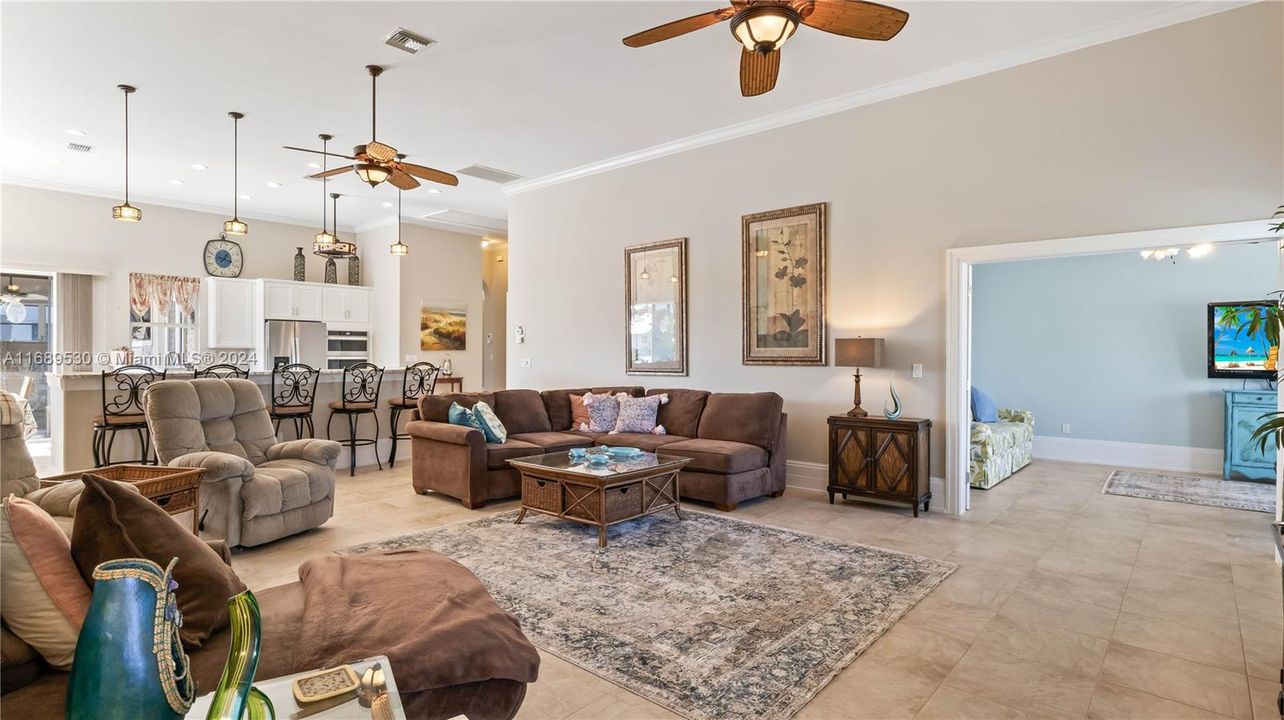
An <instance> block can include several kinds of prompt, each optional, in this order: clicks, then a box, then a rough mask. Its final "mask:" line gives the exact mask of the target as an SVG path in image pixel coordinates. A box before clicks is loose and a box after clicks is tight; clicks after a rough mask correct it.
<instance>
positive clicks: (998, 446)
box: [968, 408, 1034, 490]
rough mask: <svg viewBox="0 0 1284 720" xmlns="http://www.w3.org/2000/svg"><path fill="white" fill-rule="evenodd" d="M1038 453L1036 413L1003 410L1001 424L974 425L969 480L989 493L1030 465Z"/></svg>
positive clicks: (1000, 414) (977, 423) (979, 423)
mask: <svg viewBox="0 0 1284 720" xmlns="http://www.w3.org/2000/svg"><path fill="white" fill-rule="evenodd" d="M1033 449H1034V413H1032V412H1030V411H1029V410H1009V409H1007V408H1000V409H999V421H998V422H990V423H983V422H975V421H974V422H973V423H972V449H971V455H970V456H969V462H968V480H969V481H970V482H971V483H972V487H974V488H981V489H983V490H986V489H989V488H992V487H994V486H995V485H998V484H999V483H1001V482H1003V481H1004V480H1006V479H1008V477H1010V476H1011V475H1012V474H1013V473H1015V472H1016V471H1017V470H1020V469H1021V468H1023V467H1025V466H1026V465H1029V464H1030V459H1031V457H1032V453H1033Z"/></svg>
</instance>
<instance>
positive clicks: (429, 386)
mask: <svg viewBox="0 0 1284 720" xmlns="http://www.w3.org/2000/svg"><path fill="white" fill-rule="evenodd" d="M440 374H441V368H439V367H437V366H436V365H433V364H432V363H430V362H417V363H415V364H414V365H411V366H410V367H408V368H406V373H405V375H402V377H401V397H395V398H388V424H389V425H391V426H392V429H391V435H390V439H391V440H392V449H391V450H389V451H388V467H396V464H397V442H398V441H399V440H407V439H409V438H410V435H409V433H398V432H397V420H398V419H400V418H401V413H402V412H403V411H406V410H409V411H410V417H411V419H415V408H416V407H418V405H419V398H421V397H423V396H424V395H432V394H433V392H435V391H436V389H437V376H438V375H440Z"/></svg>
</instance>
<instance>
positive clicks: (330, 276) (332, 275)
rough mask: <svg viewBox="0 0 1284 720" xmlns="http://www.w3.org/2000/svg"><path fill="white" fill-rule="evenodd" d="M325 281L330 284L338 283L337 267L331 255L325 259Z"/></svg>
mask: <svg viewBox="0 0 1284 720" xmlns="http://www.w3.org/2000/svg"><path fill="white" fill-rule="evenodd" d="M325 281H326V282H327V283H329V284H331V285H338V284H339V268H338V266H337V265H335V264H334V258H332V257H328V258H326V259H325Z"/></svg>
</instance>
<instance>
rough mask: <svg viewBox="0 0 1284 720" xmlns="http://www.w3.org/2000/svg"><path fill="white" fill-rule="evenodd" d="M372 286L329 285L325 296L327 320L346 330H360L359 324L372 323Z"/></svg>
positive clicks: (329, 323) (330, 323) (328, 323)
mask: <svg viewBox="0 0 1284 720" xmlns="http://www.w3.org/2000/svg"><path fill="white" fill-rule="evenodd" d="M370 292H371V290H370V288H367V287H351V286H348V287H334V286H332V287H327V288H325V290H324V291H323V293H324V296H325V316H324V317H325V322H326V324H327V325H333V326H335V327H338V328H341V329H345V330H360V329H364V328H360V327H356V326H358V325H367V324H369V323H370Z"/></svg>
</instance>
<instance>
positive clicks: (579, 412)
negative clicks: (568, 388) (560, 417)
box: [566, 395, 590, 430]
mask: <svg viewBox="0 0 1284 720" xmlns="http://www.w3.org/2000/svg"><path fill="white" fill-rule="evenodd" d="M566 397H568V398H570V400H571V429H572V430H588V427H589V422H590V420H589V411H588V408H587V407H585V406H584V396H583V395H567V396H566Z"/></svg>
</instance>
